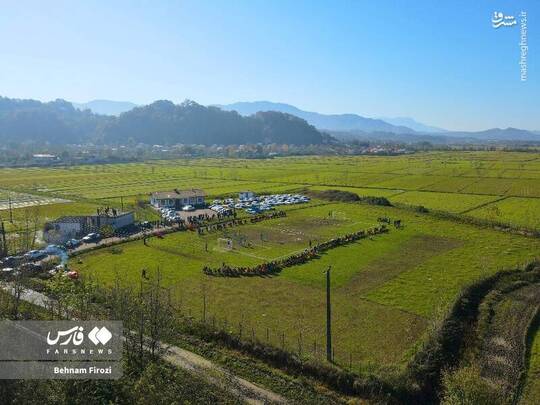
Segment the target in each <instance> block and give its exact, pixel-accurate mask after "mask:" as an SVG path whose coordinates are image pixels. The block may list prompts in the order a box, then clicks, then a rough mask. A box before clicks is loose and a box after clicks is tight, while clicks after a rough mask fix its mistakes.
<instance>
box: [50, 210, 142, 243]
mask: <svg viewBox="0 0 540 405" xmlns="http://www.w3.org/2000/svg"><path fill="white" fill-rule="evenodd" d="M134 223H135V216H134V214H133V212H131V211H130V212H117V211H116V210H106V211H105V210H100V211H99V212H98V214H96V215H77V216H65V217H61V218H58V219H56V220H54V221H51V222H47V223H46V224H45V228H44V231H43V239H44V240H45V242H47V243H65V242H67V241H68V240H70V239H74V238H75V239H77V238H80V237H82V236H84V235H86V234H88V233H90V232H99V231H100V229H101V227H103V226H107V225H109V226H111V227H112V228H113V229H114V230H115V231H116V230H119V229H122V228H126V227H128V226H131V225H133V224H134Z"/></svg>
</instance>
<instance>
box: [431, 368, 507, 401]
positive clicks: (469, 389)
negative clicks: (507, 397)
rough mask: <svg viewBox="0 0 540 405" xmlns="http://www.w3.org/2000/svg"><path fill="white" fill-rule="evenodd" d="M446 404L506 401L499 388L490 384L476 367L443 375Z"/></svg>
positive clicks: (443, 399)
mask: <svg viewBox="0 0 540 405" xmlns="http://www.w3.org/2000/svg"><path fill="white" fill-rule="evenodd" d="M443 385H444V394H443V398H442V401H441V403H442V404H444V405H484V404H485V405H497V404H503V403H505V401H504V398H500V396H499V394H498V393H497V390H496V389H495V388H494V387H492V386H491V385H489V384H488V382H487V381H485V380H484V379H483V378H482V376H481V375H480V371H479V370H478V368H476V367H464V368H460V369H459V370H457V371H456V372H454V373H449V372H447V373H445V374H444V377H443Z"/></svg>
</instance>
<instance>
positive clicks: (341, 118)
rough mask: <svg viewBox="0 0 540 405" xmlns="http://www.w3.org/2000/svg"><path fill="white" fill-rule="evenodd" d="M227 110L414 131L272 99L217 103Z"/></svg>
mask: <svg viewBox="0 0 540 405" xmlns="http://www.w3.org/2000/svg"><path fill="white" fill-rule="evenodd" d="M216 107H219V108H221V109H224V110H227V111H237V112H238V113H239V114H240V115H251V114H254V113H257V112H259V111H280V112H284V113H288V114H292V115H296V116H297V117H300V118H302V119H305V120H306V121H307V122H308V123H310V124H311V125H313V126H315V127H316V128H318V129H321V130H332V131H354V130H360V131H365V132H374V131H384V132H393V133H396V134H406V133H414V132H415V131H414V130H413V129H411V128H408V127H406V126H402V125H392V124H389V123H388V122H385V121H383V120H380V119H374V118H366V117H362V116H360V115H357V114H320V113H317V112H311V111H304V110H301V109H299V108H297V107H295V106H293V105H290V104H284V103H273V102H270V101H253V102H238V103H233V104H226V105H216Z"/></svg>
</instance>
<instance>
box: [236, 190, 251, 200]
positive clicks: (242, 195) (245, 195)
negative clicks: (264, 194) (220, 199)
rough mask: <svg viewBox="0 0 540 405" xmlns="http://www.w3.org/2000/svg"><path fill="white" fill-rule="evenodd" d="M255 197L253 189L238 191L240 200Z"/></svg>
mask: <svg viewBox="0 0 540 405" xmlns="http://www.w3.org/2000/svg"><path fill="white" fill-rule="evenodd" d="M253 197H255V193H254V192H253V191H240V192H239V193H238V199H240V200H249V199H251V198H253Z"/></svg>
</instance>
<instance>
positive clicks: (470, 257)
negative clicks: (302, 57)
mask: <svg viewBox="0 0 540 405" xmlns="http://www.w3.org/2000/svg"><path fill="white" fill-rule="evenodd" d="M191 187H197V188H203V189H204V190H205V191H207V193H208V194H209V199H212V198H213V197H216V196H224V195H234V194H235V193H237V192H238V191H240V190H243V189H251V190H253V191H256V192H289V191H294V190H301V189H303V188H306V187H307V188H312V189H315V190H324V189H341V190H349V191H352V192H355V193H358V194H360V195H363V196H384V197H387V198H388V199H389V200H390V201H391V202H393V203H396V204H397V203H399V204H405V205H413V206H418V205H422V206H425V207H427V208H428V209H432V210H437V211H446V212H449V213H453V214H460V213H464V215H469V216H473V217H479V218H483V219H489V220H493V221H496V222H503V223H508V224H512V225H515V226H522V227H528V228H534V229H540V209H537V208H539V207H540V205H539V204H538V201H540V198H539V197H540V194H539V193H540V191H539V190H540V154H534V153H513V152H512V153H511V152H434V153H418V154H413V155H406V156H395V157H318V156H309V157H288V158H275V159H265V160H243V159H192V160H175V161H152V162H146V163H132V164H118V165H96V166H76V167H69V168H51V169H45V168H28V169H2V170H0V189H1V190H11V191H13V192H21V193H30V194H35V195H41V196H46V197H57V198H64V199H69V200H71V201H72V202H70V203H63V204H52V205H44V206H40V207H39V208H35V212H36V214H35V215H37V216H38V217H39V220H40V223H42V222H44V221H45V220H49V219H52V218H55V217H57V216H61V215H66V214H70V215H74V214H84V213H90V212H93V211H94V210H95V209H96V207H98V206H100V205H114V206H117V207H118V206H119V205H120V203H121V201H122V202H123V203H124V205H125V207H126V208H133V207H136V206H137V204H136V201H137V200H141V199H143V200H144V199H147V198H148V194H149V193H150V192H152V191H157V190H169V189H172V188H191ZM494 206H496V207H497V209H496V210H495V209H494V208H492V207H494ZM400 207H401V205H399V207H377V206H370V205H364V204H358V203H325V204H324V205H320V206H315V205H313V204H311V206H310V207H300V208H299V207H293V208H291V209H288V216H287V217H286V218H280V219H275V220H271V221H265V222H261V223H258V224H254V225H246V226H241V227H237V228H231V229H230V230H229V231H228V232H227V234H224V233H213V234H210V235H203V236H197V234H196V233H192V232H181V233H175V234H171V235H167V236H166V237H165V238H164V239H152V240H151V241H150V246H148V247H146V246H144V245H143V243H142V241H136V242H131V243H127V244H124V245H122V246H121V249H122V253H120V254H118V253H114V254H113V252H112V251H111V250H109V249H104V250H99V251H95V252H92V253H89V254H86V255H82V256H80V257H77V258H76V259H73V260H72V263H71V265H72V266H73V267H74V268H76V269H78V270H80V271H81V272H82V273H83V274H84V275H86V276H93V277H95V278H96V279H97V280H99V281H100V282H103V283H108V284H110V283H112V282H113V280H114V279H115V277H120V278H122V279H124V280H125V281H126V282H129V283H132V284H133V285H138V284H139V283H140V276H141V271H142V269H143V268H144V269H147V271H148V273H149V274H151V275H152V276H153V275H154V274H155V272H156V270H157V268H158V267H159V268H160V270H161V272H162V275H163V280H164V283H165V284H166V286H167V287H170V288H171V291H172V294H173V296H174V298H175V302H176V304H177V305H178V306H179V307H180V308H181V309H182V311H184V312H185V313H188V314H192V315H193V316H195V317H201V316H202V308H203V301H204V297H206V307H207V320H208V321H209V322H210V321H211V322H216V323H217V324H219V325H220V326H222V327H226V328H227V329H228V330H231V331H233V332H234V333H239V332H240V329H241V330H242V334H243V336H245V337H247V338H250V337H251V335H252V334H254V335H255V336H256V337H257V338H258V339H260V340H262V341H266V339H267V338H268V340H269V341H270V343H272V344H274V345H276V346H281V345H282V340H284V344H285V346H286V347H287V348H288V349H290V350H294V351H299V350H300V349H301V350H302V354H303V355H304V356H315V357H318V356H323V344H324V320H325V307H324V297H325V296H324V281H325V276H324V273H323V271H324V270H325V269H326V268H327V267H328V266H330V265H331V266H332V269H333V270H332V291H333V314H334V316H333V322H334V323H333V327H334V340H335V345H334V346H335V356H336V360H337V361H338V363H340V364H342V365H344V366H348V364H349V361H352V363H353V366H354V367H355V368H356V369H359V368H361V367H364V366H368V365H370V366H373V367H375V366H374V365H377V367H382V368H386V367H400V366H402V365H403V364H405V362H406V361H407V360H408V359H409V358H410V356H411V355H412V353H413V352H414V349H415V347H416V346H417V345H418V342H419V340H420V339H421V337H422V335H423V333H424V332H425V331H426V330H427V328H428V325H429V324H430V322H431V321H432V320H433V319H434V318H435V317H436V316H437V314H438V313H439V312H440V310H441V309H444V308H447V307H448V305H449V303H450V302H451V301H452V300H453V299H454V298H455V296H456V293H457V292H458V291H459V289H460V288H461V287H462V286H463V285H465V284H467V283H468V282H470V281H471V280H474V279H476V278H478V277H480V276H483V275H486V274H491V273H494V272H496V271H497V270H500V269H501V268H506V267H514V266H516V265H517V264H522V263H525V262H527V261H528V260H531V259H533V258H534V257H537V256H538V253H539V252H540V240H538V239H534V238H526V237H523V236H519V235H513V234H509V233H502V232H497V231H494V230H492V229H490V228H480V227H477V226H473V225H466V224H461V223H457V222H453V221H450V220H441V219H438V218H436V217H435V216H432V215H430V214H418V213H415V212H414V211H413V210H410V209H404V208H400ZM31 210H34V209H33V208H25V209H22V208H21V209H17V210H14V213H13V215H14V219H15V224H13V225H11V224H9V223H8V229H14V228H16V227H17V226H19V227H20V226H21V223H23V222H24V218H25V216H26V215H28V212H30V211H31ZM0 216H1V217H2V219H3V220H4V221H6V219H7V218H8V212H7V211H6V210H3V211H0ZM137 216H138V218H140V219H146V218H155V214H154V213H153V212H152V211H151V210H148V209H137ZM381 216H389V217H391V218H394V219H396V218H399V219H402V220H403V221H404V224H405V227H404V228H403V229H393V228H392V229H391V231H390V232H389V233H388V234H384V235H379V236H376V237H373V238H372V240H371V239H364V240H361V241H359V242H356V243H353V244H350V245H347V246H343V247H339V248H336V249H333V250H330V251H327V252H326V253H324V254H323V255H322V256H321V257H320V258H318V259H316V260H313V261H311V262H308V263H306V264H304V265H299V266H295V267H290V268H287V269H285V270H284V271H282V272H281V273H280V274H279V275H276V276H273V277H266V278H263V277H252V278H219V277H208V276H204V275H203V273H202V272H201V269H202V267H203V266H204V265H210V266H213V267H215V266H219V265H220V264H222V263H223V262H225V263H228V264H231V265H253V264H257V263H261V262H264V261H267V260H271V259H275V258H278V257H282V256H287V255H289V254H291V253H293V252H296V251H299V250H301V249H304V248H306V247H307V246H308V245H309V241H310V240H311V241H312V242H317V241H324V240H327V239H330V238H332V237H335V236H338V235H342V234H345V233H348V232H352V231H357V230H360V229H363V228H366V227H369V226H372V225H374V224H376V222H377V218H378V217H381ZM223 237H229V238H232V239H233V240H235V241H236V243H235V249H233V250H232V251H227V250H223V249H221V248H220V247H219V246H218V238H223ZM240 240H245V241H249V242H250V247H243V246H241V245H240V243H239V241H240ZM206 246H208V252H207V251H206V250H205V248H206ZM214 319H215V321H214Z"/></svg>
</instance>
